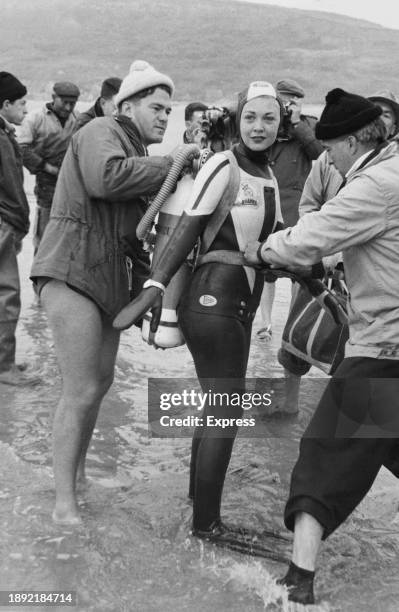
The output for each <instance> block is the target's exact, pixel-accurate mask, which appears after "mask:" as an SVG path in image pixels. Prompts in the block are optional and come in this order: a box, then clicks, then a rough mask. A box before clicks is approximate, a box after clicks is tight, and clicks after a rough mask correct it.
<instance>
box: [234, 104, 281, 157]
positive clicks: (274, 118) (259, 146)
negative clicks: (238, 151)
mask: <svg viewBox="0 0 399 612" xmlns="http://www.w3.org/2000/svg"><path fill="white" fill-rule="evenodd" d="M279 124H280V106H279V103H278V102H277V100H276V98H273V97H271V96H261V97H259V98H254V99H253V100H249V102H247V103H246V104H245V105H244V108H243V109H242V113H241V118H240V134H241V138H242V141H243V142H244V144H245V145H246V146H247V147H248V148H249V149H251V150H252V151H264V150H265V149H268V148H269V147H270V146H271V145H272V144H273V142H274V141H275V140H276V138H277V132H278V127H279Z"/></svg>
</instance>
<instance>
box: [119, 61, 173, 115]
mask: <svg viewBox="0 0 399 612" xmlns="http://www.w3.org/2000/svg"><path fill="white" fill-rule="evenodd" d="M157 85H167V86H168V87H169V88H170V90H171V92H172V95H173V92H174V90H175V86H174V84H173V81H172V79H171V78H170V77H168V76H167V75H166V74H161V72H157V70H155V68H154V67H153V66H151V64H149V63H148V62H145V61H143V60H136V61H134V62H133V64H132V65H131V66H130V70H129V74H128V75H127V76H126V77H125V78H124V79H123V81H122V85H121V87H120V89H119V92H118V93H117V95H116V96H115V103H116V105H117V106H118V105H119V104H120V103H121V102H123V100H126V98H130V96H133V95H134V94H136V93H139V91H143V89H147V88H148V87H156V86H157Z"/></svg>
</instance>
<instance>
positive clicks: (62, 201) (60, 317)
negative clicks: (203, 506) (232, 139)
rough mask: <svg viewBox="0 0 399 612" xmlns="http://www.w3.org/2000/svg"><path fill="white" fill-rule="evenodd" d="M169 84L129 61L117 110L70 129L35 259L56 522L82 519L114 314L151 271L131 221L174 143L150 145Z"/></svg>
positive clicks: (161, 129)
mask: <svg viewBox="0 0 399 612" xmlns="http://www.w3.org/2000/svg"><path fill="white" fill-rule="evenodd" d="M173 91H174V85H173V82H172V80H171V79H170V78H169V77H168V76H167V75H164V74H161V73H160V72H157V71H156V70H155V68H153V67H152V66H151V65H150V64H148V63H147V62H143V61H136V62H134V63H133V64H132V66H131V68H130V72H129V74H128V75H127V77H126V78H125V79H124V80H123V81H122V84H121V87H120V90H119V93H118V95H117V96H116V104H117V106H118V115H117V116H116V117H100V118H97V119H93V121H91V122H90V123H88V124H87V125H86V126H84V127H83V128H82V129H81V130H79V132H77V133H76V134H75V135H74V137H73V138H72V141H71V145H70V147H69V149H68V151H67V154H66V156H65V159H64V163H63V165H62V168H61V171H60V174H59V177H58V181H57V188H56V192H55V196H54V201H53V206H52V212H51V217H50V221H49V224H48V226H47V228H46V232H45V235H44V237H43V240H42V242H41V243H40V247H39V249H38V252H37V254H36V257H35V260H34V262H33V268H32V274H31V276H32V279H33V281H34V282H35V283H36V286H37V289H38V291H39V293H40V297H41V300H42V303H43V305H44V307H45V309H46V312H47V315H48V320H49V324H50V327H51V329H52V333H53V337H54V344H55V349H56V352H57V357H58V362H59V365H60V369H61V374H62V383H63V389H62V397H61V400H60V402H59V404H58V407H57V409H56V412H55V418H54V428H53V436H54V437H53V439H54V474H55V487H56V505H55V510H54V512H53V519H54V521H55V522H57V523H60V524H66V525H73V524H79V523H80V522H81V518H80V516H79V511H78V505H77V500H76V491H75V486H76V481H77V480H84V463H85V456H86V451H87V448H88V445H89V442H90V439H91V436H92V432H93V429H94V426H95V423H96V419H97V414H98V411H99V408H100V404H101V401H102V399H103V397H104V395H105V394H106V392H107V391H108V389H109V387H110V385H111V383H112V380H113V375H114V366H115V359H116V353H117V350H118V344H119V332H118V331H117V330H115V329H114V328H113V327H112V325H111V322H112V319H113V318H114V316H115V315H116V314H117V313H118V312H119V311H120V310H121V308H122V307H123V306H125V305H126V304H127V303H128V302H129V300H130V299H131V297H132V295H134V294H135V293H136V292H137V291H138V290H139V289H140V288H141V285H142V283H143V281H144V280H145V279H146V277H147V275H148V272H149V260H148V255H147V253H145V252H144V250H143V248H142V243H141V242H140V241H139V240H138V239H137V238H136V235H135V231H136V226H137V224H138V222H139V221H140V219H141V217H142V215H143V212H144V210H145V209H146V206H147V203H148V198H149V197H150V196H152V195H154V194H155V193H157V191H159V188H160V187H161V185H162V183H163V181H164V179H165V178H166V176H167V173H168V171H169V169H170V167H171V166H172V163H173V160H174V157H175V155H176V153H177V151H178V149H177V150H176V151H173V152H172V154H171V155H166V156H164V157H161V156H155V155H154V156H148V154H147V149H146V147H147V146H148V145H149V144H151V143H155V142H161V141H162V139H163V135H164V133H165V129H166V126H167V124H168V115H169V113H170V111H171V96H172V94H173ZM131 264H133V274H132V275H130V274H129V270H130V269H131Z"/></svg>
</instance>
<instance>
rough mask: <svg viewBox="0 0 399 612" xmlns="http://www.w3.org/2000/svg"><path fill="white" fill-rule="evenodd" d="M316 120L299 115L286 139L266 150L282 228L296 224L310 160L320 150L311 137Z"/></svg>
mask: <svg viewBox="0 0 399 612" xmlns="http://www.w3.org/2000/svg"><path fill="white" fill-rule="evenodd" d="M315 124H316V119H315V118H314V117H308V116H305V115H301V120H300V122H299V123H298V125H297V126H296V127H295V128H294V127H291V128H290V130H289V139H288V140H279V139H278V140H276V142H275V143H274V144H272V146H271V147H270V149H269V150H268V157H269V163H270V166H271V168H272V170H273V173H274V175H275V177H276V179H277V183H278V188H279V192H280V202H281V212H282V214H283V219H284V225H285V227H291V226H292V225H295V223H296V222H297V221H298V218H299V215H298V206H299V200H300V197H301V194H302V190H303V186H304V184H305V181H306V178H307V176H308V174H309V172H310V169H311V167H312V160H313V159H317V158H318V156H319V155H320V153H321V152H322V151H323V146H322V144H321V143H320V142H319V141H318V140H317V139H316V136H315V134H314V129H315Z"/></svg>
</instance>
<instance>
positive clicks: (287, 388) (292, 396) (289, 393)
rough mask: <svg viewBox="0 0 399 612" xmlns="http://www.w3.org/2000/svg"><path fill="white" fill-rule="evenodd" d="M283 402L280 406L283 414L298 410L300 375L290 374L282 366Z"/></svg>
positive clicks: (293, 412)
mask: <svg viewBox="0 0 399 612" xmlns="http://www.w3.org/2000/svg"><path fill="white" fill-rule="evenodd" d="M284 378H285V383H284V404H283V406H282V408H281V410H282V412H284V413H285V414H297V412H298V411H299V390H300V386H301V376H297V375H296V374H292V373H291V372H289V370H286V369H285V368H284Z"/></svg>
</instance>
